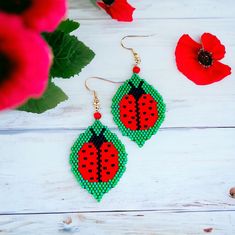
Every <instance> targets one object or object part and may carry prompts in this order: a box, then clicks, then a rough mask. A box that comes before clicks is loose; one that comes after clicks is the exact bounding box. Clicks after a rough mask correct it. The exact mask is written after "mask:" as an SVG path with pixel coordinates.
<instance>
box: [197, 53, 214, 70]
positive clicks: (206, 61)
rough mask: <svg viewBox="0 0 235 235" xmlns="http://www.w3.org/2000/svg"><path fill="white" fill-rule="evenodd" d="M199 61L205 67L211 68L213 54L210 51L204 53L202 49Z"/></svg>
mask: <svg viewBox="0 0 235 235" xmlns="http://www.w3.org/2000/svg"><path fill="white" fill-rule="evenodd" d="M197 59H198V61H199V63H200V64H202V65H204V66H205V67H209V66H211V65H212V63H213V58H212V55H211V53H210V52H208V51H204V50H203V49H201V50H200V51H199V52H198V57H197Z"/></svg>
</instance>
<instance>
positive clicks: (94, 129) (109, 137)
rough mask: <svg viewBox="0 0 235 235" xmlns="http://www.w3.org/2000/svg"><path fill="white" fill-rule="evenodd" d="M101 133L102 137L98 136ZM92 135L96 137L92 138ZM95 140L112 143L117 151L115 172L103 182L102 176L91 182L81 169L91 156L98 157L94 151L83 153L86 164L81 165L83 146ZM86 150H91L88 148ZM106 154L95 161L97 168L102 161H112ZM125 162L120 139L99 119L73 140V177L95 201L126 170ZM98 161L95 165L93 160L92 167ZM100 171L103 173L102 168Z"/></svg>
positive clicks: (125, 155)
mask: <svg viewBox="0 0 235 235" xmlns="http://www.w3.org/2000/svg"><path fill="white" fill-rule="evenodd" d="M101 135H102V137H100V136H101ZM94 136H95V137H96V138H98V139H96V140H94ZM95 142H96V143H95ZM97 142H99V143H100V144H101V142H102V143H105V144H108V145H110V144H109V143H112V147H113V148H115V151H116V153H117V170H116V173H115V174H114V175H113V177H112V178H110V179H109V180H108V181H106V182H104V180H103V179H104V178H100V179H99V180H97V182H91V181H90V180H89V179H87V177H89V176H86V175H85V174H84V172H82V171H81V169H83V168H81V167H83V166H87V165H89V164H91V159H92V158H93V159H96V160H97V159H98V158H94V157H96V156H94V152H93V153H92V155H91V153H90V152H89V153H88V152H87V153H84V154H85V155H86V157H87V158H88V159H85V160H86V163H87V165H83V164H84V158H82V156H81V151H84V150H83V149H84V146H85V147H86V146H89V144H91V143H95V144H97ZM93 146H94V145H93ZM101 146H102V145H101ZM90 147H91V146H90ZM96 149H99V152H102V151H103V150H100V149H101V148H100V147H98V148H96ZM88 150H89V151H91V150H90V149H88ZM104 151H106V150H104ZM84 152H85V151H84ZM106 154H107V153H106ZM99 156H100V155H99ZM107 156H108V155H107ZM107 156H106V158H105V159H104V158H103V159H102V160H100V159H98V160H97V161H96V163H97V162H98V163H99V168H98V169H99V170H102V169H103V168H104V165H103V164H105V163H104V161H107V163H106V164H109V161H112V159H111V158H112V157H111V156H110V159H109V160H108V159H107ZM126 162H127V153H126V151H125V146H124V145H123V144H122V143H121V141H120V140H119V139H118V137H117V136H116V135H115V134H113V133H112V132H111V131H110V130H109V129H108V128H107V127H106V126H104V125H103V124H102V123H101V122H100V121H99V120H96V121H95V122H94V124H93V125H92V126H90V127H88V128H87V130H86V131H85V132H84V133H82V134H81V135H80V136H79V137H78V139H77V140H76V141H75V143H74V145H73V146H72V148H71V154H70V164H71V167H72V172H73V174H74V175H75V177H76V178H77V180H78V182H79V183H80V185H81V186H82V187H83V188H84V189H86V190H87V191H88V192H89V193H90V194H92V195H93V196H94V198H95V199H96V200H97V201H100V200H101V199H102V197H103V195H104V194H105V193H107V192H108V191H109V190H110V189H112V188H113V187H115V186H116V184H117V183H118V181H119V179H120V178H121V176H122V174H123V173H124V171H125V170H126V167H125V165H126ZM98 163H97V165H94V162H92V164H93V167H96V166H98ZM112 165H114V164H112ZM106 166H107V165H106ZM79 167H80V168H79ZM89 167H90V165H89ZM79 169H80V170H79ZM86 170H87V169H85V170H84V171H86ZM95 170H96V169H95ZM111 170H112V169H111ZM90 171H92V170H91V169H90ZM101 172H103V173H105V171H104V170H103V171H101ZM99 173H100V172H99ZM108 173H109V172H108ZM90 174H94V171H93V173H90ZM97 179H98V178H97ZM93 180H94V178H93Z"/></svg>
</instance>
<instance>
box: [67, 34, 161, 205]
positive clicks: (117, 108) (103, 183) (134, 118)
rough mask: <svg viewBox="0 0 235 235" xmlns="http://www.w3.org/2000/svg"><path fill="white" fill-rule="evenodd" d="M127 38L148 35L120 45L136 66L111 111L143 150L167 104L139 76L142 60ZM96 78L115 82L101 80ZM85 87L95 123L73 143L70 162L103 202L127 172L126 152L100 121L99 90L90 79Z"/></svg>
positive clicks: (96, 197) (84, 183) (84, 182)
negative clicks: (129, 52)
mask: <svg viewBox="0 0 235 235" xmlns="http://www.w3.org/2000/svg"><path fill="white" fill-rule="evenodd" d="M128 37H148V36H138V35H129V36H125V37H123V38H122V40H121V45H122V47H123V48H125V49H127V50H130V51H131V52H132V54H133V56H134V60H135V65H134V67H133V75H132V76H131V78H130V79H128V80H126V81H125V82H123V84H122V85H121V86H120V87H119V88H118V90H117V92H116V94H115V95H114V97H113V99H112V107H111V109H112V114H113V119H114V122H115V123H116V124H117V126H118V128H119V129H120V131H121V133H122V134H123V135H124V136H128V137H129V138H130V139H131V140H132V141H134V142H136V143H137V145H138V146H139V147H142V146H143V145H144V143H145V141H146V140H148V139H150V138H151V136H152V135H154V134H156V132H157V131H158V129H159V127H160V125H161V124H162V122H163V120H164V117H165V104H164V102H163V98H162V96H161V95H160V94H159V93H158V92H157V90H156V89H155V88H154V87H153V86H151V85H149V84H148V83H147V82H146V81H145V80H144V79H142V78H141V77H140V76H139V75H138V74H139V72H140V67H139V64H140V62H141V60H140V57H139V55H138V53H136V52H135V50H134V49H133V48H129V47H126V46H125V45H124V44H123V41H124V39H126V38H128ZM93 78H96V79H100V80H104V81H109V82H112V81H110V80H108V79H104V78H100V77H93ZM112 83H122V82H112ZM85 86H86V88H87V90H89V91H91V92H92V93H93V96H94V103H93V104H94V108H95V112H94V118H95V121H94V123H93V125H92V126H90V127H88V128H87V130H86V131H85V132H84V133H83V134H81V135H80V136H79V137H78V139H77V140H76V142H75V143H74V145H73V147H72V149H71V155H70V163H71V166H72V172H73V173H74V175H75V177H76V178H77V180H78V182H79V183H80V184H81V186H82V187H83V188H85V189H86V190H87V191H88V192H89V193H91V194H92V195H93V196H94V198H95V199H96V200H97V201H100V200H101V199H102V197H103V195H104V194H105V193H107V192H108V191H109V190H110V189H112V188H113V187H115V186H116V184H117V183H118V181H119V180H120V178H121V176H122V174H123V173H124V171H125V169H126V167H125V165H126V162H127V153H126V150H125V146H124V145H123V144H122V143H121V141H120V140H119V139H118V137H117V136H116V135H115V134H114V133H112V132H111V131H110V130H109V129H108V127H106V126H104V125H103V124H102V123H101V122H100V118H101V113H100V112H99V109H100V104H99V99H98V97H97V93H96V91H95V90H91V89H90V88H89V87H88V85H87V80H86V82H85Z"/></svg>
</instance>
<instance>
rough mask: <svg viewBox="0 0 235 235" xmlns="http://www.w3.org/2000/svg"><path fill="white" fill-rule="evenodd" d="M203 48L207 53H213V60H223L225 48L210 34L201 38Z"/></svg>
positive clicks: (205, 34)
mask: <svg viewBox="0 0 235 235" xmlns="http://www.w3.org/2000/svg"><path fill="white" fill-rule="evenodd" d="M201 41H202V46H203V49H204V50H205V51H208V52H210V53H212V56H213V59H216V60H221V59H223V58H224V55H225V47H224V45H222V44H221V42H220V40H219V39H218V38H217V37H216V36H215V35H212V34H210V33H204V34H203V35H202V36H201Z"/></svg>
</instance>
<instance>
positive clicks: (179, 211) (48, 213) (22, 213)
mask: <svg viewBox="0 0 235 235" xmlns="http://www.w3.org/2000/svg"><path fill="white" fill-rule="evenodd" d="M141 212H156V213H172V214H177V213H215V212H217V213H218V212H219V213H223V212H235V209H214V210H213V209H212V210H179V209H178V210H177V209H167V210H166V209H162V210H161V209H148V210H104V211H58V212H53V211H52V212H19V213H0V216H7V215H15V216H18V215H19V216H24V215H56V214H94V213H141Z"/></svg>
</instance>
